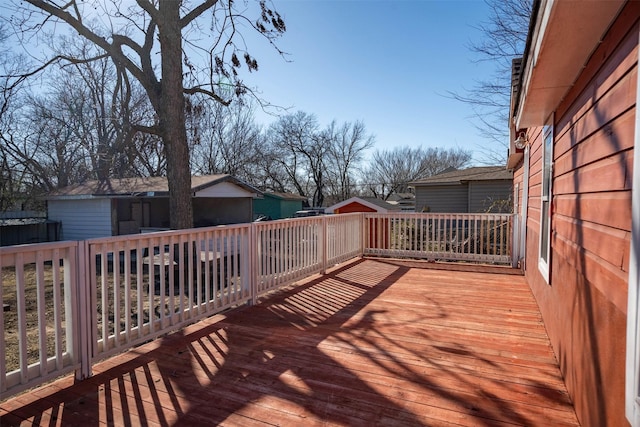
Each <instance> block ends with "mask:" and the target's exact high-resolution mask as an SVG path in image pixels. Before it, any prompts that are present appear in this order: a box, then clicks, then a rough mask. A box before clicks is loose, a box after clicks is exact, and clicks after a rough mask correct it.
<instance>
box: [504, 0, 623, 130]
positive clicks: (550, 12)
mask: <svg viewBox="0 0 640 427" xmlns="http://www.w3.org/2000/svg"><path fill="white" fill-rule="evenodd" d="M624 3H625V1H624V0H607V1H597V0H588V1H584V0H542V1H541V2H540V6H539V10H538V13H537V14H536V15H535V16H536V17H537V19H536V22H535V23H532V24H533V26H532V27H531V30H530V31H531V34H530V37H531V39H530V45H529V49H528V51H527V52H525V58H526V59H525V65H524V70H523V73H524V75H523V78H522V87H521V90H520V101H519V103H518V105H517V106H516V108H517V109H516V112H515V116H514V125H515V128H516V129H525V128H529V127H533V126H542V125H544V124H546V123H545V121H546V120H547V119H548V118H549V117H550V116H551V114H552V113H553V112H554V111H555V110H556V108H557V106H558V105H559V104H560V102H561V101H562V99H563V98H564V96H565V95H566V94H567V92H568V90H569V89H570V88H571V86H572V85H573V84H574V83H575V81H576V79H577V78H578V76H579V74H580V72H581V70H582V69H583V67H584V66H585V64H586V62H587V60H588V59H589V57H590V56H591V54H592V53H593V52H594V50H595V48H596V47H597V46H598V44H599V43H600V41H601V40H602V38H603V36H604V34H605V33H606V31H607V30H608V29H609V27H610V25H611V23H612V22H613V20H614V19H615V17H616V16H617V15H618V13H619V12H620V9H621V8H622V6H623V5H624Z"/></svg>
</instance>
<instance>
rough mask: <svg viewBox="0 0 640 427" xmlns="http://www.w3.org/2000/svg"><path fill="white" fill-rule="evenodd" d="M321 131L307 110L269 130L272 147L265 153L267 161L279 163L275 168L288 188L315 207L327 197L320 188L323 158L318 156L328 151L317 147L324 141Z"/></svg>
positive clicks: (269, 140)
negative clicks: (310, 200) (283, 177)
mask: <svg viewBox="0 0 640 427" xmlns="http://www.w3.org/2000/svg"><path fill="white" fill-rule="evenodd" d="M318 128H319V126H318V121H317V119H316V117H315V116H314V115H312V114H308V113H305V112H303V111H298V112H297V113H295V114H289V115H286V116H283V117H280V118H279V119H278V120H277V121H276V122H275V123H273V124H272V125H271V126H270V127H269V129H268V130H267V138H266V141H267V143H268V148H267V149H265V150H264V151H263V152H264V153H265V160H269V161H272V162H274V163H276V164H277V168H273V167H272V169H276V170H280V171H283V172H284V173H285V174H286V176H287V180H288V182H289V185H288V186H289V187H291V188H293V189H295V192H297V193H298V194H299V195H301V196H304V197H311V198H312V199H313V202H312V203H313V204H314V205H315V204H316V203H317V202H318V199H321V198H322V197H318V195H319V194H320V195H322V194H323V191H322V189H320V190H318V189H317V187H318V185H319V186H320V187H322V185H323V182H322V179H323V171H322V170H320V169H321V167H322V159H319V158H318V156H319V154H320V153H322V152H323V151H326V149H323V148H322V147H316V145H317V144H318V143H320V142H321V141H320V140H319V138H318Z"/></svg>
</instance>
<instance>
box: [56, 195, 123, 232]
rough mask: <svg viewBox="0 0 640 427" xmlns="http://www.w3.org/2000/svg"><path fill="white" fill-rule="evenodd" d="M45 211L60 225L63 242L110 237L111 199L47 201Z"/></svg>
mask: <svg viewBox="0 0 640 427" xmlns="http://www.w3.org/2000/svg"><path fill="white" fill-rule="evenodd" d="M47 210H48V215H49V219H51V220H54V221H60V223H61V224H62V232H61V239H63V240H85V239H91V238H94V237H108V236H111V199H85V200H49V201H48V208H47Z"/></svg>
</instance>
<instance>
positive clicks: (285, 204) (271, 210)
mask: <svg viewBox="0 0 640 427" xmlns="http://www.w3.org/2000/svg"><path fill="white" fill-rule="evenodd" d="M299 210H302V200H286V199H279V198H275V197H271V196H269V195H268V194H265V195H264V198H263V199H254V200H253V212H254V216H258V215H266V216H269V217H271V218H272V219H282V218H293V214H295V213H296V212H297V211H299Z"/></svg>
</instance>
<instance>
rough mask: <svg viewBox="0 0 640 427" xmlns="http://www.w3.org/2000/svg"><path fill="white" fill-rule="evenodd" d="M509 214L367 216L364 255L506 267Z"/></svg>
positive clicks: (508, 249) (508, 243) (510, 230)
mask: <svg viewBox="0 0 640 427" xmlns="http://www.w3.org/2000/svg"><path fill="white" fill-rule="evenodd" d="M512 221H513V215H512V214H436V213H434V214H428V213H425V214H367V215H366V217H365V229H366V230H368V233H367V234H366V238H367V244H366V247H365V249H364V254H365V255H378V256H393V257H410V258H423V259H432V260H446V261H474V262H492V263H506V264H508V263H510V262H511V255H512V254H511V246H512V225H513V222H512Z"/></svg>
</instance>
